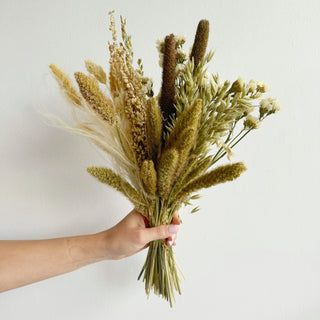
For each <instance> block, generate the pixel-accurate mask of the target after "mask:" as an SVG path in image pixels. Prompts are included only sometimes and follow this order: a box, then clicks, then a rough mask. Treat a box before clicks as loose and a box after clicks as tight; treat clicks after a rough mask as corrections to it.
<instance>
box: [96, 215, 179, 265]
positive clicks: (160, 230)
mask: <svg viewBox="0 0 320 320" xmlns="http://www.w3.org/2000/svg"><path fill="white" fill-rule="evenodd" d="M179 224H180V221H179V218H178V213H177V212H176V213H175V215H174V217H173V219H172V224H171V225H169V226H167V225H162V226H158V227H153V228H149V226H148V221H147V219H146V218H145V217H144V216H143V215H142V214H141V213H140V212H139V211H138V210H136V209H133V210H132V211H131V212H130V213H129V214H128V215H127V216H126V217H125V218H124V219H122V220H121V221H120V222H119V223H118V224H116V225H115V226H114V227H112V228H111V229H108V230H106V231H103V232H102V233H101V235H102V236H103V238H104V240H105V255H106V257H105V259H113V260H119V259H122V258H125V257H129V256H131V255H133V254H135V253H137V252H139V251H141V250H143V249H145V248H147V247H148V246H149V242H150V241H153V240H158V239H166V244H167V245H168V246H171V245H175V240H176V236H177V231H178V225H179Z"/></svg>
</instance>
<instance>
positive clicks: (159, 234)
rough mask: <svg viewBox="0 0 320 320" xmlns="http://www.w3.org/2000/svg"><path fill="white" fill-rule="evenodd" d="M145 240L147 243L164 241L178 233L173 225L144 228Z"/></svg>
mask: <svg viewBox="0 0 320 320" xmlns="http://www.w3.org/2000/svg"><path fill="white" fill-rule="evenodd" d="M144 230H145V239H146V241H147V242H150V241H153V240H159V239H166V238H168V237H169V236H172V235H173V234H175V233H177V232H178V226H177V225H175V224H170V225H164V226H158V227H153V228H146V229H144Z"/></svg>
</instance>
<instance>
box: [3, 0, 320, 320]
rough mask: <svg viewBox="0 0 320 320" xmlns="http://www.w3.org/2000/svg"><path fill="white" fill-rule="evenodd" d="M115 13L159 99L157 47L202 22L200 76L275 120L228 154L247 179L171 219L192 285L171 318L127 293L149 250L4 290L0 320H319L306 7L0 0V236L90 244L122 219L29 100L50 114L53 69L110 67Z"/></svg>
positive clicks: (137, 285)
mask: <svg viewBox="0 0 320 320" xmlns="http://www.w3.org/2000/svg"><path fill="white" fill-rule="evenodd" d="M112 9H115V10H116V14H122V15H124V16H126V17H127V19H128V32H129V33H131V34H132V35H133V45H134V51H135V52H136V57H137V58H138V57H141V58H142V59H143V61H144V66H145V71H146V74H148V75H151V76H152V77H153V78H154V79H156V84H157V88H158V87H159V84H160V77H161V70H160V68H159V67H158V57H157V52H156V50H155V42H156V40H157V39H159V38H161V37H163V36H165V35H166V34H169V33H171V32H173V33H176V34H185V35H186V36H187V38H188V43H187V45H188V46H190V45H191V44H192V40H193V36H194V32H195V28H196V26H197V23H198V21H199V20H200V19H201V18H207V19H208V20H210V22H211V35H210V42H209V47H210V48H214V49H216V55H215V58H214V61H213V63H212V64H211V71H212V72H216V71H218V72H219V73H220V76H221V78H222V79H232V80H233V79H236V78H237V77H238V76H239V75H241V76H242V77H243V78H244V79H245V80H246V81H248V80H250V79H251V78H256V79H262V80H265V81H266V82H267V83H268V84H269V85H270V87H271V92H270V96H273V97H279V98H280V101H281V103H282V106H283V110H282V111H281V112H280V113H279V114H277V115H275V116H274V117H270V118H268V119H267V120H266V121H265V123H264V124H263V126H262V128H261V129H260V130H259V131H258V132H256V133H255V134H253V135H252V136H249V137H248V138H247V139H246V140H245V141H244V142H243V143H242V144H240V145H239V147H238V148H237V149H235V152H236V155H235V158H234V161H238V160H241V161H244V162H245V163H246V165H247V167H248V171H247V172H246V173H245V174H244V175H243V176H242V177H241V178H240V179H239V180H237V181H236V182H234V183H229V184H226V185H221V186H219V187H217V188H215V189H210V190H205V191H203V192H202V193H201V194H202V198H201V199H200V200H199V201H198V204H199V205H200V207H201V211H200V212H198V213H197V214H195V215H190V214H189V211H190V209H189V208H186V209H184V210H182V211H181V214H182V218H183V219H184V223H183V225H182V227H181V228H180V232H179V239H178V240H179V241H178V244H177V246H176V257H177V260H178V261H179V264H180V265H181V267H182V269H183V271H184V273H185V275H186V277H187V280H186V281H183V283H182V290H183V294H182V296H179V297H178V298H177V303H176V306H175V307H174V309H173V310H170V308H169V306H168V305H167V303H166V302H165V301H164V300H162V299H160V298H158V297H156V296H151V298H150V299H149V300H147V299H146V297H145V294H144V287H143V283H142V282H140V281H139V282H138V281H137V280H136V278H137V275H138V273H139V272H140V268H141V267H142V264H143V262H144V259H145V256H146V251H144V252H141V253H139V254H138V255H136V256H133V257H130V258H128V259H126V260H122V261H115V262H112V261H106V262H101V263H97V264H94V265H90V266H87V267H84V268H82V269H80V270H77V271H75V272H73V273H70V274H65V275H61V276H59V277H56V278H52V279H48V280H45V281H42V282H39V283H35V284H32V285H29V286H26V287H23V288H19V289H15V290H11V291H8V292H6V293H2V294H1V295H0V319H3V320H9V319H10V320H11V319H14V320H15V319H22V318H24V319H48V320H51V319H52V320H53V319H59V320H73V319H77V320H78V319H95V320H98V319H126V318H133V319H150V317H151V316H152V319H163V318H164V317H166V318H168V317H172V318H173V317H175V318H176V319H182V318H184V319H189V318H191V317H197V318H198V317H199V316H200V317H202V318H204V319H209V318H210V319H219V320H234V319H237V320H242V319H245V320H251V319H252V320H256V319H259V320H264V319H268V320H269V319H272V320H278V319H290V320H294V319H303V320H306V319H308V320H316V319H317V320H318V319H319V318H320V290H319V287H320V271H319V270H320V233H319V223H320V218H319V208H318V195H319V155H320V153H319V130H318V128H319V126H320V121H319V120H320V111H319V110H320V108H319V102H318V101H319V100H318V92H319V73H320V64H319V61H320V57H319V32H318V30H319V29H320V23H319V14H320V3H319V1H317V0H314V1H312V0H305V1H284V0H280V1H279V0H278V1H276V0H269V1H253V0H252V1H251V0H244V1H233V0H224V1H218V0H215V1H209V0H205V1H182V0H179V1H172V0H170V1H168V0H163V1H142V0H140V1H124V0H117V1H115V0H110V1H102V0H91V1H83V0H77V1H76V0H55V1H48V0H46V1H40V0H38V1H37V0H29V1H22V0H21V1H16V0H1V2H0V39H1V43H0V47H1V49H0V58H1V60H0V61H1V62H0V63H1V69H0V70H1V71H0V83H1V86H0V96H1V103H0V110H1V120H0V121H1V125H0V150H1V151H0V152H1V158H0V159H1V160H0V161H1V162H0V164H1V165H0V177H1V178H0V239H43V238H52V237H60V236H71V235H78V234H85V233H94V232H98V231H100V230H103V229H106V228H109V227H111V226H113V225H114V224H115V223H116V222H117V221H119V220H120V219H121V218H123V217H124V215H126V214H127V213H128V212H129V211H130V210H131V205H130V203H129V202H128V201H126V200H125V199H124V198H122V196H121V195H119V194H118V193H116V192H115V191H114V190H112V189H110V188H108V187H106V186H103V185H102V184H99V183H98V182H96V181H95V180H94V179H92V178H91V177H90V176H89V175H88V174H87V172H86V170H85V169H86V167H87V166H90V165H103V164H104V160H103V157H101V154H100V153H98V152H97V151H96V150H95V149H94V148H93V147H92V146H91V145H90V144H89V143H88V142H87V141H85V140H83V139H82V138H81V137H78V136H73V135H70V134H69V133H67V132H64V131H60V130H57V129H55V128H52V127H49V126H47V125H46V124H45V122H44V120H43V118H42V117H41V116H40V115H39V114H38V113H37V112H36V111H35V104H36V103H38V102H39V101H42V102H45V103H46V104H47V107H49V108H50V110H51V111H52V112H54V113H59V112H61V110H62V107H63V106H61V105H60V101H61V100H59V97H58V92H57V91H56V90H55V88H56V87H55V86H54V82H52V81H51V77H50V74H49V72H48V65H49V63H51V62H54V63H56V64H58V65H60V66H61V67H62V68H64V69H65V70H66V71H68V72H69V73H70V74H72V72H74V71H80V70H84V63H83V61H84V59H86V58H89V59H91V60H93V61H95V62H97V63H100V64H102V65H106V63H107V53H108V51H107V41H108V40H109V39H111V35H110V33H109V31H108V30H107V25H108V17H107V13H108V11H110V10H112ZM117 22H119V19H118V16H117ZM63 108H64V107H63ZM64 111H65V110H64ZM66 111H67V110H66ZM65 114H67V112H65Z"/></svg>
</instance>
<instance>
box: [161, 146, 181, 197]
mask: <svg viewBox="0 0 320 320" xmlns="http://www.w3.org/2000/svg"><path fill="white" fill-rule="evenodd" d="M178 161H179V153H178V151H177V150H176V149H168V150H166V151H164V152H163V153H162V154H161V158H160V161H159V167H158V193H159V196H160V197H161V198H162V199H167V198H168V195H169V193H170V191H171V186H172V183H173V179H174V177H175V170H176V168H177V165H178Z"/></svg>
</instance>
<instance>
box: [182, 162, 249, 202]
mask: <svg viewBox="0 0 320 320" xmlns="http://www.w3.org/2000/svg"><path fill="white" fill-rule="evenodd" d="M246 170H247V168H246V166H245V165H244V163H243V162H237V163H233V164H227V165H224V166H220V167H218V168H216V169H214V170H212V171H210V172H208V173H206V174H204V175H202V176H200V177H199V178H197V179H195V180H193V181H192V182H191V183H189V184H187V185H186V186H185V187H184V188H183V189H182V190H181V192H180V193H179V194H178V195H177V200H178V201H183V199H185V198H186V197H187V196H188V195H189V194H191V193H193V192H195V191H197V190H200V189H202V188H209V187H212V186H214V185H217V184H219V183H224V182H227V181H232V180H234V179H236V178H238V177H240V175H241V173H243V172H244V171H246Z"/></svg>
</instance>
